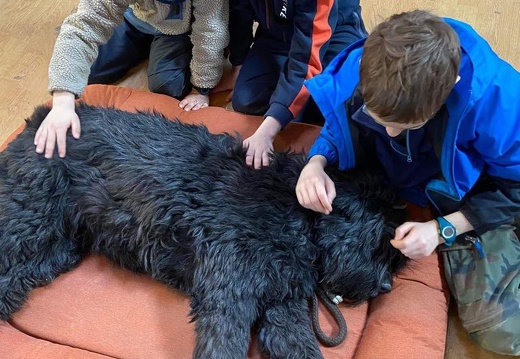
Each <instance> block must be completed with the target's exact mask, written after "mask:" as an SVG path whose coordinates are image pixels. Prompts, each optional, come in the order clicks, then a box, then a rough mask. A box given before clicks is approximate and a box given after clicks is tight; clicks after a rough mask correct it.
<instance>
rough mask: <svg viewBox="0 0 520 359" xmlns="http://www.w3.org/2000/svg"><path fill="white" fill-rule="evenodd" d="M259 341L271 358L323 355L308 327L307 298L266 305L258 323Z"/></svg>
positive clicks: (290, 358) (299, 358)
mask: <svg viewBox="0 0 520 359" xmlns="http://www.w3.org/2000/svg"><path fill="white" fill-rule="evenodd" d="M258 342H259V345H260V348H261V350H262V352H265V353H267V354H268V355H269V358H270V359H301V358H305V359H318V358H323V356H322V354H321V352H320V350H319V348H318V342H317V340H316V337H315V336H314V334H313V333H312V330H311V321H310V314H309V306H308V303H307V300H290V301H286V302H284V303H281V304H279V305H277V306H275V307H271V308H268V309H267V310H266V311H265V313H264V315H263V317H262V319H261V322H260V328H259V331H258Z"/></svg>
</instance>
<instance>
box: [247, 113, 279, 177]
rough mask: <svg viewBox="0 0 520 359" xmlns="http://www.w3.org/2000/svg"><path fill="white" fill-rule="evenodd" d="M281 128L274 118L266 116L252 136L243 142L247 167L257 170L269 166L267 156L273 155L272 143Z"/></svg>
mask: <svg viewBox="0 0 520 359" xmlns="http://www.w3.org/2000/svg"><path fill="white" fill-rule="evenodd" d="M281 128H282V126H281V125H280V123H279V122H278V121H277V120H276V119H275V118H274V117H272V116H267V117H266V118H265V119H264V122H262V124H261V125H260V127H258V129H257V130H256V132H255V133H254V134H253V136H251V137H249V138H246V139H245V140H244V142H243V144H242V145H243V146H244V148H247V153H246V164H247V165H248V166H253V167H254V168H255V169H257V170H258V169H260V168H261V167H262V166H268V165H269V155H270V154H271V153H273V141H274V138H275V136H276V135H277V134H278V132H280V130H281Z"/></svg>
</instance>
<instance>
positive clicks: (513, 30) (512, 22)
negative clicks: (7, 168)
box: [0, 0, 520, 359]
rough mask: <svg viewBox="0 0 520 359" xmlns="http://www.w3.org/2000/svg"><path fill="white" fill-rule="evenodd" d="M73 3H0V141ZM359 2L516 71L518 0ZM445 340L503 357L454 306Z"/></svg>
mask: <svg viewBox="0 0 520 359" xmlns="http://www.w3.org/2000/svg"><path fill="white" fill-rule="evenodd" d="M76 3H77V0H31V1H8V0H0V143H1V142H3V140H4V139H5V138H7V136H8V135H9V134H10V133H11V132H12V131H13V130H14V129H15V128H16V127H18V126H19V125H20V124H21V123H22V122H23V119H24V118H25V117H27V116H29V115H30V114H31V112H32V110H33V108H34V107H35V106H37V105H38V104H41V103H42V102H44V101H46V100H48V99H49V95H48V94H47V65H48V62H49V59H50V56H51V53H52V48H53V44H54V41H55V38H56V35H57V29H58V27H59V25H60V23H61V21H62V20H63V18H64V17H65V16H66V15H68V14H70V13H71V12H73V11H74V10H75V8H76ZM361 4H362V6H363V17H364V19H365V24H366V25H367V28H368V29H371V28H372V27H373V26H374V25H375V24H377V23H378V22H380V21H381V20H383V19H384V18H386V17H387V16H389V15H391V14H393V13H396V12H402V11H408V10H412V9H418V8H420V9H428V10H432V11H434V12H435V13H437V14H438V15H441V16H448V17H453V18H458V19H461V20H463V21H466V22H468V23H470V24H472V25H473V26H474V27H475V28H476V29H477V31H478V32H479V33H480V34H482V35H483V36H484V37H485V38H486V39H487V40H488V41H489V42H490V44H491V46H492V47H493V48H494V49H495V51H496V52H497V53H498V54H499V55H500V56H501V57H502V58H504V59H506V60H507V61H509V62H510V63H512V64H513V66H515V68H517V69H520V26H519V25H518V17H519V16H520V0H399V1H387V0H361ZM142 69H143V67H142V66H141V67H140V68H137V69H136V71H135V72H134V73H133V74H132V75H131V76H129V77H128V78H127V79H125V80H124V81H123V82H122V85H124V86H133V87H137V88H141V89H145V88H146V78H145V75H144V73H143V71H142ZM519 91H520V89H519ZM212 104H213V105H222V104H223V100H222V96H214V97H213V98H212ZM447 339H448V344H447V347H446V358H447V359H492V358H493V359H498V358H507V357H505V356H500V355H493V354H491V353H489V352H486V351H484V350H482V349H480V348H478V347H477V346H476V345H474V344H473V343H471V342H470V341H469V340H468V339H467V337H466V335H465V334H464V332H463V330H462V328H461V326H460V323H459V321H458V320H457V318H456V313H455V309H454V308H451V309H450V322H449V328H448V338H447ZM403 340H406V338H403ZM403 359H409V358H403ZM410 359H415V358H410ZM417 359H423V358H417ZM425 359H427V358H425Z"/></svg>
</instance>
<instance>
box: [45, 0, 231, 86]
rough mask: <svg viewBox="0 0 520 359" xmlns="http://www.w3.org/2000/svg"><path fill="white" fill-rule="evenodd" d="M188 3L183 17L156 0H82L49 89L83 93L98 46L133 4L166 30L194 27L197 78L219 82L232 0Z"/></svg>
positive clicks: (59, 46)
mask: <svg viewBox="0 0 520 359" xmlns="http://www.w3.org/2000/svg"><path fill="white" fill-rule="evenodd" d="M183 5H184V6H183V16H182V19H166V17H167V16H168V13H169V10H170V7H169V5H167V4H164V3H161V2H157V1H154V0H137V1H136V0H80V1H79V4H78V9H77V11H76V12H75V13H73V14H71V15H69V16H68V17H67V18H66V19H65V20H64V22H63V24H62V26H61V30H60V34H59V35H58V38H57V40H56V44H55V45H54V52H53V55H52V58H51V62H50V65H49V87H48V90H49V92H50V93H52V92H53V91H55V90H65V91H69V92H71V93H73V94H75V95H76V96H80V95H81V94H82V92H83V90H84V89H85V87H86V86H87V81H88V76H89V74H90V67H91V66H92V64H93V63H94V61H95V59H96V58H97V55H98V46H99V45H102V44H105V43H106V42H107V41H108V40H109V39H110V37H111V36H112V33H113V31H114V28H115V27H116V26H117V25H119V24H120V23H121V22H122V21H123V15H124V12H125V10H126V9H127V8H128V7H131V8H132V10H133V11H134V14H135V16H136V17H138V18H139V19H141V20H143V21H145V22H147V23H149V24H150V25H152V26H153V27H155V28H156V29H157V30H159V31H160V32H162V33H163V34H167V35H179V34H184V33H187V32H189V31H191V42H192V43H193V50H192V52H193V57H192V60H191V63H190V70H191V83H192V84H193V85H195V86H197V87H202V88H212V87H215V86H216V85H217V83H218V81H219V80H220V77H221V76H222V71H223V64H224V48H225V47H226V46H227V44H228V40H229V34H228V18H229V5H228V0H186V2H185V3H184V4H183ZM192 17H193V18H194V19H195V20H194V21H193V22H192V21H191V19H192Z"/></svg>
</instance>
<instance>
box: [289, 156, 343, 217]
mask: <svg viewBox="0 0 520 359" xmlns="http://www.w3.org/2000/svg"><path fill="white" fill-rule="evenodd" d="M325 165H326V159H325V158H324V157H321V156H314V157H312V158H311V160H310V161H309V163H308V164H307V165H306V166H305V167H304V168H303V170H302V173H301V174H300V178H298V183H297V184H296V197H298V202H300V204H301V205H302V206H303V207H305V208H308V209H312V210H313V211H315V212H320V213H323V214H329V213H330V212H332V201H333V200H334V198H336V186H335V185H334V182H333V181H332V180H331V179H330V177H329V176H328V175H327V173H325V170H324V168H325Z"/></svg>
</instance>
